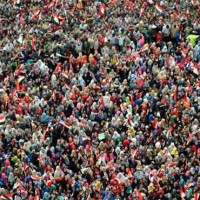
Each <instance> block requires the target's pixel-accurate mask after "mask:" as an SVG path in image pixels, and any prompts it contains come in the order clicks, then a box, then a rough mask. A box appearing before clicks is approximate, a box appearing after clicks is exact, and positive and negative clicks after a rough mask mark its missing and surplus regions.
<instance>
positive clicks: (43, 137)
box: [41, 127, 48, 142]
mask: <svg viewBox="0 0 200 200" xmlns="http://www.w3.org/2000/svg"><path fill="white" fill-rule="evenodd" d="M47 131H48V127H47V128H46V130H45V131H44V133H43V134H42V137H41V142H44V141H45V139H46V134H47Z"/></svg>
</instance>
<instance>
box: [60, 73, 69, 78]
mask: <svg viewBox="0 0 200 200" xmlns="http://www.w3.org/2000/svg"><path fill="white" fill-rule="evenodd" d="M61 75H63V76H64V77H65V78H67V79H68V78H69V74H68V72H62V73H61Z"/></svg>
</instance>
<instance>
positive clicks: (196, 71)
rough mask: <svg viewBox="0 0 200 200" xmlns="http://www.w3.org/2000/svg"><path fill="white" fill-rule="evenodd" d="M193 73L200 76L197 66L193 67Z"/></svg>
mask: <svg viewBox="0 0 200 200" xmlns="http://www.w3.org/2000/svg"><path fill="white" fill-rule="evenodd" d="M192 71H193V73H194V74H196V75H199V69H198V66H197V65H194V66H193V68H192Z"/></svg>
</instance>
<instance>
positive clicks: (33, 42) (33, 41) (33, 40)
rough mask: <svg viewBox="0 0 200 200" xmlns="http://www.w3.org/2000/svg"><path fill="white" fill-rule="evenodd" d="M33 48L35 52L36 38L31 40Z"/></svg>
mask: <svg viewBox="0 0 200 200" xmlns="http://www.w3.org/2000/svg"><path fill="white" fill-rule="evenodd" d="M31 48H32V50H35V37H34V36H32V39H31Z"/></svg>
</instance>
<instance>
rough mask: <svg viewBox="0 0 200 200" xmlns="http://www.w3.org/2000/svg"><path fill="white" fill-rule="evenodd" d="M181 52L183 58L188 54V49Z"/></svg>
mask: <svg viewBox="0 0 200 200" xmlns="http://www.w3.org/2000/svg"><path fill="white" fill-rule="evenodd" d="M181 54H182V56H183V58H185V57H186V55H187V51H186V50H185V49H183V50H181Z"/></svg>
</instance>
